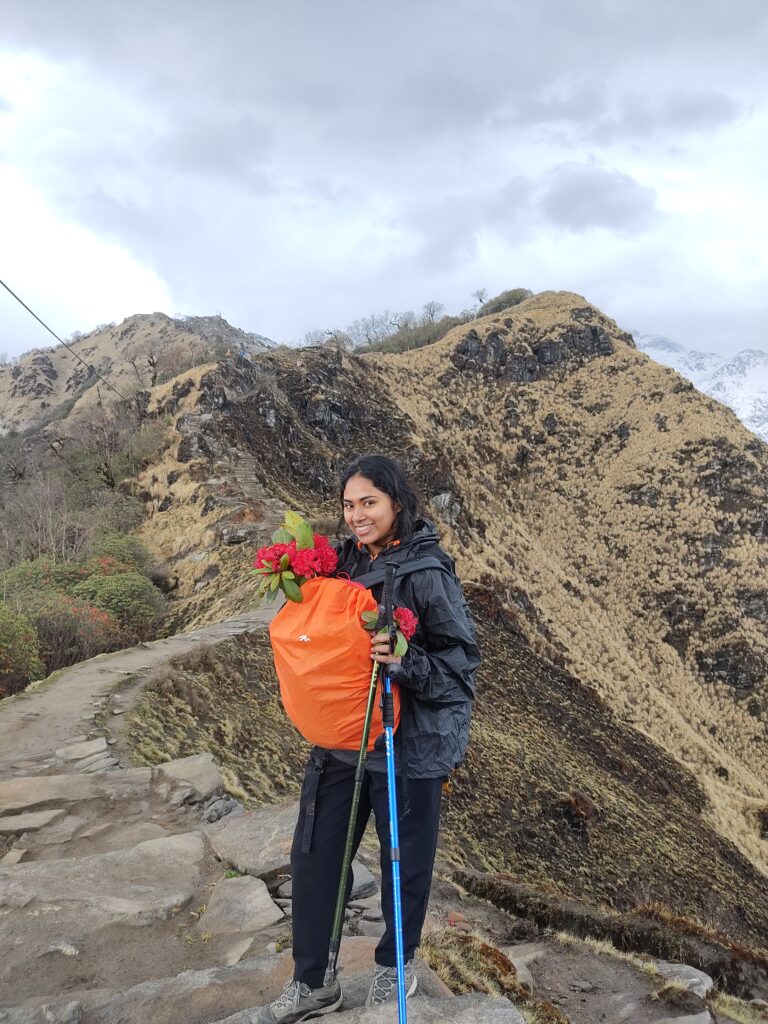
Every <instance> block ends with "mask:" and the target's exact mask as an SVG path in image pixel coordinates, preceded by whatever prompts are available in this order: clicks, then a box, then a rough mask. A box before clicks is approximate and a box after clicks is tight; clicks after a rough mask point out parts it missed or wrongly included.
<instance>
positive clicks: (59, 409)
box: [0, 313, 271, 434]
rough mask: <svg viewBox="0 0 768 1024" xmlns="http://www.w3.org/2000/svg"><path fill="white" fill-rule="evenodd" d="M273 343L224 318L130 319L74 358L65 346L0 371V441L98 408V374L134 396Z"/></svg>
mask: <svg viewBox="0 0 768 1024" xmlns="http://www.w3.org/2000/svg"><path fill="white" fill-rule="evenodd" d="M270 344H271V342H269V340H268V339H267V338H263V337H261V335H257V334H247V333H246V332H245V331H241V330H239V329H238V328H237V327H232V325H231V324H228V323H227V321H226V320H223V319H222V318H221V317H219V316H211V317H185V318H183V319H173V318H172V317H169V316H166V315H165V314H164V313H152V314H140V315H137V316H132V317H129V318H128V319H127V320H124V321H123V322H122V323H121V324H117V325H115V324H110V325H107V326H105V327H101V328H98V329H97V330H95V331H92V332H91V333H90V334H87V335H84V336H82V337H80V338H78V339H77V340H76V341H73V342H72V343H71V348H72V350H73V351H69V349H67V348H65V347H64V346H63V345H59V346H57V347H56V348H49V349H34V350H33V351H32V352H29V353H28V354H27V355H26V356H24V357H23V358H22V359H21V360H20V361H19V362H18V363H15V364H9V365H7V366H0V434H5V433H7V432H8V431H9V430H26V429H29V428H31V427H34V426H36V425H38V424H40V423H41V422H42V421H44V420H48V419H50V418H51V417H55V416H57V415H66V414H68V413H69V412H70V411H71V409H72V407H73V405H74V402H75V401H79V402H82V405H83V406H87V405H88V404H90V403H91V402H92V401H95V400H96V393H95V392H92V393H90V394H89V393H88V389H89V387H90V386H92V385H94V384H96V382H97V378H96V376H95V375H94V374H93V372H92V371H93V370H95V371H97V372H98V373H99V374H100V375H101V376H102V377H103V378H104V379H105V380H106V381H108V382H109V384H112V386H113V387H115V388H116V389H117V390H118V391H120V392H121V393H122V394H125V395H126V396H127V397H131V396H132V395H133V394H135V393H136V391H137V389H138V390H141V389H143V388H145V387H149V386H152V385H154V384H156V383H157V382H158V380H162V379H168V378H169V377H174V376H176V374H177V373H178V372H179V371H180V369H183V368H184V367H185V366H189V367H192V366H194V365H196V364H199V363H203V362H205V361H206V360H208V359H212V358H220V357H222V356H224V355H225V352H226V351H227V350H229V352H230V354H231V357H232V358H236V357H237V356H238V355H239V354H240V353H241V352H242V353H248V354H253V353H254V352H260V351H264V350H265V349H266V348H268V347H269V345H270ZM73 352H74V353H76V354H77V355H78V356H80V359H82V360H83V361H84V362H81V361H80V360H79V359H77V358H76V356H75V355H74V354H73ZM101 387H102V390H104V391H105V393H108V392H109V389H108V388H105V386H104V385H103V384H102V385H101ZM64 403H67V404H64Z"/></svg>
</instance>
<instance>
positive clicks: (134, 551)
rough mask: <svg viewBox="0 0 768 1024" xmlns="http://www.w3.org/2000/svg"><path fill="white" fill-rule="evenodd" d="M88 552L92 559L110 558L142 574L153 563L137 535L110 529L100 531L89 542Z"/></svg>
mask: <svg viewBox="0 0 768 1024" xmlns="http://www.w3.org/2000/svg"><path fill="white" fill-rule="evenodd" d="M88 553H89V555H90V556H91V558H92V559H93V558H103V557H106V558H112V559H114V560H115V561H117V562H121V563H123V564H124V565H130V566H132V567H133V569H134V570H135V571H136V572H140V573H144V574H146V573H148V572H149V571H150V570H151V568H152V563H153V558H152V555H150V553H149V552H148V551H147V549H146V548H145V547H144V545H143V544H142V543H141V541H140V540H139V539H138V538H137V537H132V536H131V535H130V534H124V533H115V532H114V531H112V530H107V531H104V533H100V534H99V535H98V536H97V537H96V538H95V539H94V540H93V542H92V543H91V544H90V546H89V548H88Z"/></svg>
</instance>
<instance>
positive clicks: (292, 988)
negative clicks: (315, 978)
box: [272, 978, 310, 1011]
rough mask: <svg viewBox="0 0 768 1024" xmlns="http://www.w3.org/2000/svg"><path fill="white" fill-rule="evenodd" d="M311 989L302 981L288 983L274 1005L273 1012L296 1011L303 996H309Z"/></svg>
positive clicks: (294, 980)
mask: <svg viewBox="0 0 768 1024" xmlns="http://www.w3.org/2000/svg"><path fill="white" fill-rule="evenodd" d="M309 994H310V988H309V986H308V985H305V984H304V982H302V981H296V979H295V978H294V979H293V981H287V982H286V983H285V985H284V986H283V991H282V993H281V994H280V995H279V996H278V997H277V999H275V1001H274V1002H273V1003H272V1009H273V1010H280V1011H283V1010H295V1009H296V1007H297V1006H298V1005H299V1000H300V999H301V997H302V996H308V995H309Z"/></svg>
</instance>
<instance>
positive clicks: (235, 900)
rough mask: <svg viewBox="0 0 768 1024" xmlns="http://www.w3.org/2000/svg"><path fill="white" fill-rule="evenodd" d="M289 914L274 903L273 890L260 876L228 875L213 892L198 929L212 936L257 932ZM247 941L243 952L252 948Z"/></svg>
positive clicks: (197, 926)
mask: <svg viewBox="0 0 768 1024" xmlns="http://www.w3.org/2000/svg"><path fill="white" fill-rule="evenodd" d="M284 917H285V915H284V914H283V912H282V910H281V909H280V907H278V906H277V905H276V904H274V903H273V902H272V898H271V896H270V895H269V890H268V889H267V887H266V885H265V884H264V882H262V880H261V879H260V878H253V877H252V876H251V875H243V877H242V878H224V879H222V880H221V881H220V882H218V883H217V884H216V885H215V886H214V889H213V892H212V893H211V898H210V900H209V901H208V905H207V907H206V911H205V913H204V914H203V916H202V917H201V918H200V919H199V920H198V922H197V924H196V925H195V930H196V931H199V932H202V933H207V934H209V935H225V934H227V933H229V932H249V933H253V932H257V931H260V930H261V929H262V928H268V927H269V926H270V925H271V924H276V923H277V922H278V921H282V920H283V918H284ZM248 945H249V943H246V945H245V947H244V949H243V952H245V949H247V948H248Z"/></svg>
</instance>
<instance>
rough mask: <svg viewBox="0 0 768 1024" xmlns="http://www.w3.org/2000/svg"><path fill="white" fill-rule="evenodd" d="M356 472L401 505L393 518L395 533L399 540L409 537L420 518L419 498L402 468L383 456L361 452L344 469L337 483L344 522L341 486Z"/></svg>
mask: <svg viewBox="0 0 768 1024" xmlns="http://www.w3.org/2000/svg"><path fill="white" fill-rule="evenodd" d="M358 473H359V474H360V476H364V477H365V478H366V479H367V480H370V481H371V483H372V484H373V486H374V487H376V488H378V490H380V491H383V492H384V493H385V494H388V495H389V497H390V498H391V499H392V501H393V502H394V503H395V504H396V505H399V506H400V511H399V512H398V514H397V518H396V519H395V536H396V537H397V538H398V539H399V540H410V539H411V537H412V536H413V531H414V530H415V528H416V520H417V519H419V518H420V514H419V501H418V498H417V497H416V494H415V492H414V490H413V488H412V487H411V485H410V484H409V483H408V481H407V480H406V479H405V473H404V472H403V467H402V466H401V465H400V463H399V462H396V461H395V460H394V459H390V458H388V457H387V456H386V455H360V456H359V457H358V458H356V459H353V461H352V462H350V463H349V465H347V466H346V467H345V468H344V471H343V472H342V474H341V482H340V486H339V504H340V505H341V522H342V523H343V522H344V488H345V487H346V486H347V483H348V482H349V480H350V478H351V477H353V476H357V474H358Z"/></svg>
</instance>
